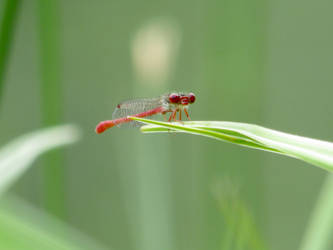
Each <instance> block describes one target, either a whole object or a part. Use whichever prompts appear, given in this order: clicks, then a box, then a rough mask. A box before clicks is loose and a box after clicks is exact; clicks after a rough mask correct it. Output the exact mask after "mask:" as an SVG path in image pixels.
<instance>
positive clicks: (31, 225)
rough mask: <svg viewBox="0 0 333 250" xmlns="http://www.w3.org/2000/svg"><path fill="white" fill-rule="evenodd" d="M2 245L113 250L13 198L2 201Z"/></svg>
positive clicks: (0, 223) (26, 249)
mask: <svg viewBox="0 0 333 250" xmlns="http://www.w3.org/2000/svg"><path fill="white" fill-rule="evenodd" d="M18 239H19V240H18ZM0 242H1V249H24V250H28V249H48V250H53V249H57V250H58V249H72V250H73V249H94V250H95V249H96V250H97V249H98V250H102V249H103V250H105V249H110V248H106V247H104V246H102V245H101V244H99V243H98V242H95V241H94V240H93V239H92V238H91V237H89V236H88V235H84V234H83V233H81V232H79V231H78V230H76V229H75V228H73V227H72V226H70V225H68V224H67V223H65V222H63V221H61V220H58V219H57V218H56V217H55V216H52V215H51V214H47V213H45V211H42V210H40V209H38V208H36V207H34V206H31V205H30V204H29V203H28V202H26V201H25V200H22V199H20V198H18V197H15V196H12V195H5V197H2V199H1V205H0Z"/></svg>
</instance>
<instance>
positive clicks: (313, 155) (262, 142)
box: [131, 117, 333, 171]
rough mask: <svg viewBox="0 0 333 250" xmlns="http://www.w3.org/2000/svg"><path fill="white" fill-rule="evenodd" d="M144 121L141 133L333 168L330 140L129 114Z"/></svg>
mask: <svg viewBox="0 0 333 250" xmlns="http://www.w3.org/2000/svg"><path fill="white" fill-rule="evenodd" d="M131 119H133V120H137V121H140V122H143V123H146V124H150V125H146V126H143V127H141V131H142V132H143V133H162V132H170V131H172V132H174V131H176V132H183V133H189V134H195V135H201V136H205V137H209V138H213V139H217V140H222V141H227V142H230V143H234V144H238V145H241V146H246V147H251V148H255V149H260V150H265V151H270V152H273V153H278V154H283V155H286V156H289V157H293V158H297V159H300V160H303V161H305V162H308V163H311V164H313V165H315V166H318V167H321V168H323V169H325V170H327V171H333V143H331V142H326V141H321V140H317V139H312V138H307V137H302V136H298V135H292V134H288V133H284V132H280V131H276V130H272V129H268V128H264V127H261V126H258V125H254V124H246V123H238V122H220V121H189V122H183V123H179V122H177V123H167V122H161V121H155V120H148V119H142V118H138V117H131Z"/></svg>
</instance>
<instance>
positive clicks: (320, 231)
mask: <svg viewBox="0 0 333 250" xmlns="http://www.w3.org/2000/svg"><path fill="white" fill-rule="evenodd" d="M332 192H333V174H328V175H327V177H326V180H325V182H324V185H323V187H322V189H321V191H320V194H319V198H318V201H317V204H316V207H315V209H314V211H313V213H312V216H311V218H310V221H309V225H308V227H307V229H306V231H305V233H304V236H303V240H302V242H301V247H300V249H301V250H325V249H331V248H329V244H330V243H332V231H333V213H332V211H333V195H332Z"/></svg>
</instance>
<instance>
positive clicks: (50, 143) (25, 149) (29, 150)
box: [0, 125, 79, 195]
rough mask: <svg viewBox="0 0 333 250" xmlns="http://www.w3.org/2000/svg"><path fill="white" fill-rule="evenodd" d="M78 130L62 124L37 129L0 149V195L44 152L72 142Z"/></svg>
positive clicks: (75, 138) (77, 136)
mask: <svg viewBox="0 0 333 250" xmlns="http://www.w3.org/2000/svg"><path fill="white" fill-rule="evenodd" d="M78 138H79V130H78V128H77V127H75V126H73V125H63V126H57V127H53V128H47V129H42V130H38V131H36V132H33V133H30V134H27V135H24V136H22V137H19V138H17V139H15V140H14V141H12V142H11V143H9V144H8V145H7V146H5V147H4V148H2V149H1V151H0V195H1V194H2V193H4V192H5V191H6V190H7V189H8V188H9V187H10V186H11V185H12V184H13V183H14V182H15V181H16V180H17V179H18V178H19V177H20V176H21V175H22V174H23V173H24V172H25V171H26V170H27V169H28V167H29V166H31V163H32V162H33V161H34V160H35V159H36V158H37V157H38V156H40V155H41V154H43V153H44V152H46V151H48V150H51V149H54V148H57V147H60V146H63V145H66V144H70V143H74V142H75V141H77V140H78Z"/></svg>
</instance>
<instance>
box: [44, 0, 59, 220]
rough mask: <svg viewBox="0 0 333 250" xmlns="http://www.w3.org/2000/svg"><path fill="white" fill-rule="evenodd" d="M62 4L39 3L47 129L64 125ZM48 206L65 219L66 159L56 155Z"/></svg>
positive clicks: (49, 161)
mask: <svg viewBox="0 0 333 250" xmlns="http://www.w3.org/2000/svg"><path fill="white" fill-rule="evenodd" d="M59 12H60V11H59V1H57V0H50V1H44V0H39V1H38V15H39V33H40V55H41V64H40V66H41V81H42V84H41V100H42V105H41V107H42V110H41V111H42V119H43V125H45V126H51V125H55V124H59V123H61V121H62V94H61V70H60V51H61V50H60V24H59ZM44 164H45V165H47V166H48V167H47V168H45V169H43V176H44V179H43V180H44V186H45V188H44V198H43V201H44V205H45V208H46V209H48V210H49V211H50V212H52V213H54V214H56V215H58V216H59V217H62V218H64V217H65V204H64V203H65V193H66V192H65V185H64V175H65V173H64V159H63V153H62V152H61V151H55V152H52V153H51V154H49V155H48V156H47V157H46V158H45V159H44Z"/></svg>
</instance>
